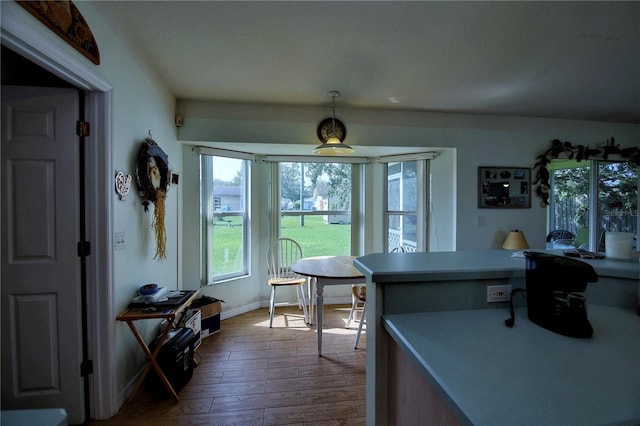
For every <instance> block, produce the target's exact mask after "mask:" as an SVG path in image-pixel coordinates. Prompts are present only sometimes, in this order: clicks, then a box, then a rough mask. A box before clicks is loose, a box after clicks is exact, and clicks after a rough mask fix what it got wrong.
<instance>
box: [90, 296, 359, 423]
mask: <svg viewBox="0 0 640 426" xmlns="http://www.w3.org/2000/svg"><path fill="white" fill-rule="evenodd" d="M349 308H350V307H349V306H335V305H333V306H325V311H324V312H325V316H324V333H323V351H322V352H323V356H322V357H318V355H317V339H316V333H315V327H309V326H307V325H306V324H305V322H304V318H303V316H302V313H301V312H300V311H298V310H297V308H295V307H278V308H276V317H275V318H274V325H273V328H272V329H269V314H268V312H267V310H266V309H259V310H256V311H253V312H249V313H246V314H243V315H240V316H237V317H233V318H229V319H227V320H224V321H222V325H221V331H220V333H218V334H215V335H213V336H209V337H207V338H205V339H204V340H203V342H202V345H201V346H200V348H198V350H197V353H198V354H200V356H201V358H202V360H201V361H200V364H199V365H198V366H197V368H195V370H194V372H193V378H192V379H191V380H190V381H189V383H187V385H186V386H185V387H184V388H182V390H181V391H180V392H179V393H178V395H179V397H180V402H178V403H176V402H174V401H173V399H171V398H170V397H168V396H157V395H154V394H153V392H150V391H149V389H148V388H146V387H145V388H143V390H141V392H140V393H139V395H138V396H137V397H136V398H135V399H134V400H133V401H132V402H129V403H127V404H125V405H124V406H123V407H122V409H121V410H120V412H119V413H118V414H117V415H116V416H114V417H113V418H112V419H110V420H105V421H92V422H90V423H89V424H90V425H137V426H140V425H142V426H144V425H154V426H158V425H364V424H365V350H364V349H365V348H366V337H365V333H364V331H363V333H362V336H361V337H360V343H359V345H358V349H357V350H354V349H353V341H354V338H355V334H356V330H357V326H358V323H357V322H352V324H351V329H349V330H347V329H346V328H345V324H346V318H347V316H348V315H349ZM167 395H168V394H167Z"/></svg>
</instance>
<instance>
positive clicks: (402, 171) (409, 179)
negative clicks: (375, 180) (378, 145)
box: [387, 161, 417, 211]
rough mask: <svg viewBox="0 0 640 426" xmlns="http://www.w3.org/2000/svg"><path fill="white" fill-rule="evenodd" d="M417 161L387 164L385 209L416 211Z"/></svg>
mask: <svg viewBox="0 0 640 426" xmlns="http://www.w3.org/2000/svg"><path fill="white" fill-rule="evenodd" d="M416 167H417V161H404V162H402V163H389V164H388V165H387V210H388V211H416V208H417V176H416Z"/></svg>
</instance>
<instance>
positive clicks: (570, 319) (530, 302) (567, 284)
mask: <svg viewBox="0 0 640 426" xmlns="http://www.w3.org/2000/svg"><path fill="white" fill-rule="evenodd" d="M524 255H525V257H526V261H527V269H526V287H527V312H528V316H529V319H530V320H531V321H533V322H534V323H536V324H538V325H539V326H541V327H544V328H546V329H547V330H551V331H553V332H555V333H559V334H562V335H564V336H570V337H583V338H584V337H591V336H592V335H593V328H592V327H591V324H590V323H589V320H588V319H587V307H586V300H585V297H584V296H583V295H582V294H581V292H583V291H584V290H585V289H586V288H587V283H588V282H596V281H598V275H597V274H596V271H595V270H594V269H593V267H592V266H591V265H589V264H588V263H585V262H582V261H579V260H576V259H572V258H568V257H564V256H556V255H552V254H547V253H536V252H525V253H524Z"/></svg>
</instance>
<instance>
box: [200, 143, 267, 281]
mask: <svg viewBox="0 0 640 426" xmlns="http://www.w3.org/2000/svg"><path fill="white" fill-rule="evenodd" d="M199 157H200V158H199V163H200V272H201V276H200V279H201V286H210V285H216V284H221V283H224V282H228V281H231V280H236V279H241V278H245V277H247V276H249V275H250V274H251V270H250V265H251V229H250V224H251V163H252V162H253V161H255V156H253V155H251V154H246V153H242V152H236V151H229V150H222V149H215V148H205V147H200V148H199ZM207 157H210V158H211V160H210V161H208V160H207ZM214 157H218V158H232V159H236V160H241V161H243V169H244V176H243V185H242V190H243V192H244V200H243V203H242V204H243V209H244V210H243V211H215V201H214V200H215V198H216V197H215V196H214V195H212V191H213V182H214V181H213V174H214V170H213V158H214ZM209 197H210V199H211V202H210V204H211V206H209V202H208V198H209ZM218 217H220V218H224V217H240V218H241V221H242V267H241V268H240V270H238V271H235V272H231V273H226V274H220V275H216V274H215V271H214V270H213V269H214V268H213V264H212V262H213V253H210V251H209V247H210V246H211V247H212V248H213V244H214V242H213V241H210V240H212V239H213V237H212V234H211V232H212V231H210V230H209V226H210V223H212V221H215V220H217V218H218Z"/></svg>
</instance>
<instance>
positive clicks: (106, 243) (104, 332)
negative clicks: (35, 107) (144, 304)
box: [0, 1, 122, 419]
mask: <svg viewBox="0 0 640 426" xmlns="http://www.w3.org/2000/svg"><path fill="white" fill-rule="evenodd" d="M0 7H1V11H0V13H1V14H2V20H1V21H0V42H1V43H2V44H3V45H4V46H6V47H8V48H10V49H11V50H13V51H15V52H16V53H18V54H20V55H22V56H23V57H25V58H27V59H29V60H30V61H31V62H33V63H35V64H37V65H39V66H40V67H42V68H44V69H46V70H47V71H49V72H51V73H52V74H55V75H56V76H58V77H60V78H61V79H63V80H65V81H67V82H68V83H70V84H72V85H74V86H75V87H77V88H78V89H81V90H84V91H86V109H87V111H86V118H87V120H89V121H90V122H91V131H92V134H91V136H90V137H89V139H90V143H88V144H87V167H89V168H91V169H92V170H93V173H90V174H88V175H87V193H88V195H87V201H86V202H87V239H89V240H90V241H92V242H93V244H92V247H91V251H92V256H89V265H88V275H87V293H88V305H89V312H90V314H89V318H88V322H89V335H90V339H89V340H90V351H91V356H92V359H93V367H94V370H93V375H92V382H93V385H92V391H91V402H90V404H91V408H92V417H93V418H96V419H107V418H109V417H111V416H113V415H114V414H116V413H117V411H118V408H119V407H120V405H121V403H122V401H118V395H116V394H115V392H116V391H115V390H116V385H117V383H116V378H115V377H114V376H113V374H112V372H113V371H116V363H115V359H116V357H115V345H114V344H113V342H114V341H115V322H114V321H113V318H115V315H116V314H115V313H114V307H113V304H112V300H113V257H112V253H111V250H110V247H112V245H113V238H112V236H113V232H112V228H113V225H112V223H113V219H112V217H113V212H112V208H113V207H112V204H111V202H110V199H111V191H112V189H111V188H112V183H113V182H112V178H111V172H110V170H112V151H113V150H112V136H111V123H112V115H111V110H112V85H111V84H110V83H109V82H108V81H107V80H104V79H103V78H102V77H101V76H100V75H98V74H97V73H96V72H95V71H94V69H93V68H90V67H88V65H89V63H88V62H86V61H85V60H84V58H82V57H80V56H79V54H78V53H77V52H75V51H74V50H72V49H71V48H70V47H69V46H65V45H63V44H60V41H58V40H57V39H55V38H54V39H53V40H56V41H58V43H55V42H53V41H52V37H51V32H50V30H49V29H47V28H46V27H44V26H42V25H41V24H40V23H39V22H38V20H37V19H36V18H34V17H33V16H31V15H29V13H28V12H27V11H26V10H24V9H22V8H21V7H20V6H19V5H17V4H16V3H15V2H13V1H11V2H9V1H2V2H0ZM121 399H122V398H121Z"/></svg>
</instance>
